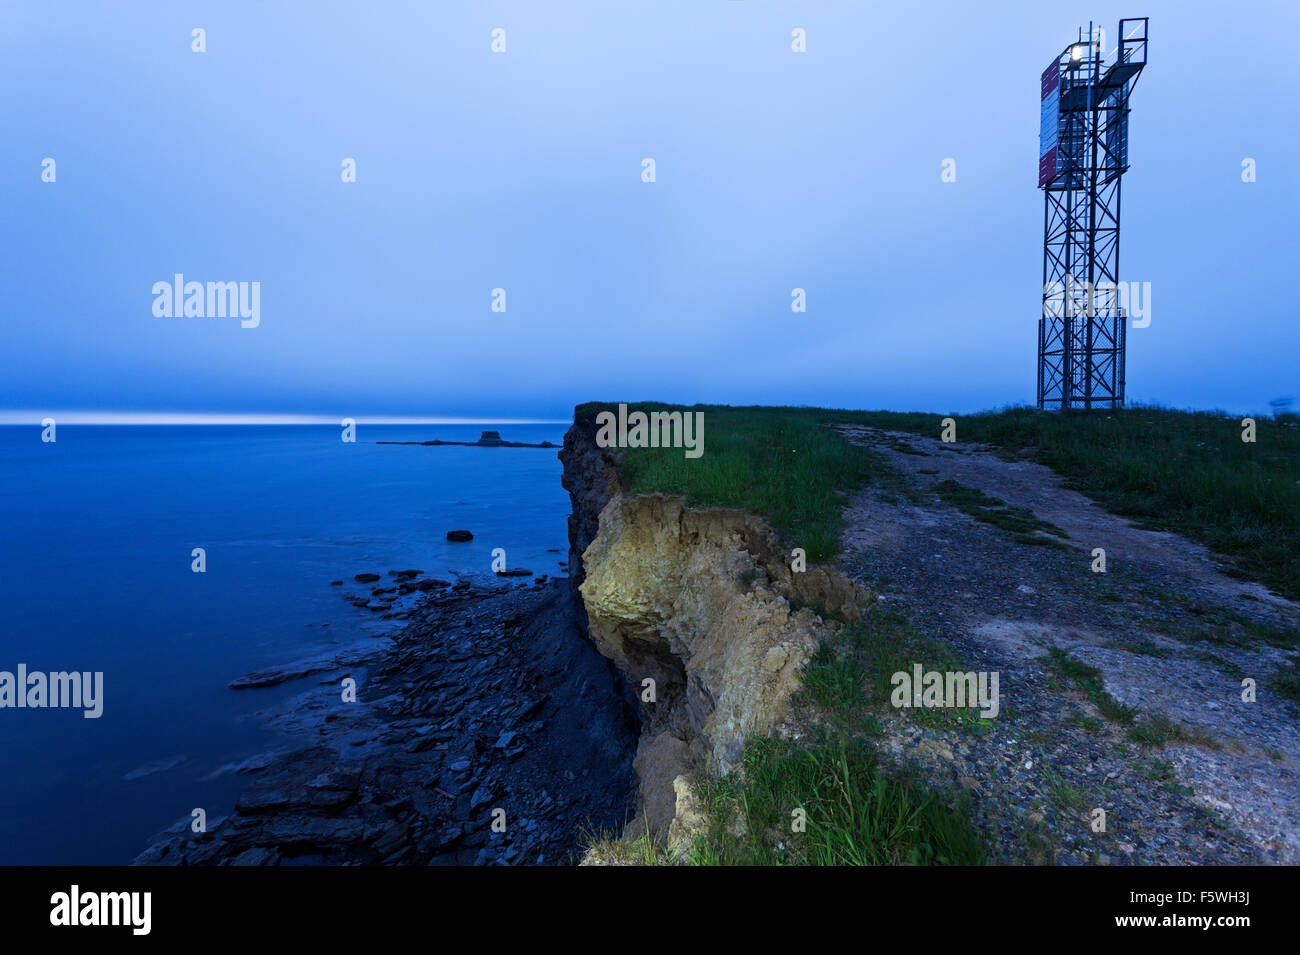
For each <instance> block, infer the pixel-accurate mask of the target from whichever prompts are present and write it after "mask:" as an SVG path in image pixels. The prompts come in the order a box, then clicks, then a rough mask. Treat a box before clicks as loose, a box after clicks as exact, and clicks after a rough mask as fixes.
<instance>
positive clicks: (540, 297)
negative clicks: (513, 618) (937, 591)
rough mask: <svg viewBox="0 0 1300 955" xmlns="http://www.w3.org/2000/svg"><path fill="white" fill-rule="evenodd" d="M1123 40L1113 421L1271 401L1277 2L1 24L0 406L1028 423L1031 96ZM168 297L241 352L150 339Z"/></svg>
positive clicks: (1035, 263)
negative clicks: (240, 291)
mask: <svg viewBox="0 0 1300 955" xmlns="http://www.w3.org/2000/svg"><path fill="white" fill-rule="evenodd" d="M349 9H350V12H345V11H347V10H349ZM1121 16H1149V17H1150V18H1151V28H1150V30H1151V48H1150V60H1151V65H1150V66H1149V67H1148V69H1147V70H1146V72H1145V73H1144V75H1143V77H1142V79H1141V81H1140V82H1139V84H1138V86H1137V88H1136V91H1135V93H1134V96H1133V102H1132V105H1133V116H1132V127H1131V136H1130V162H1131V164H1132V169H1131V170H1130V172H1129V173H1128V174H1127V175H1126V177H1125V183H1124V198H1123V220H1124V221H1123V230H1124V233H1123V242H1122V253H1123V254H1122V266H1121V272H1122V277H1123V278H1125V279H1127V280H1134V281H1145V282H1150V283H1151V288H1152V301H1151V319H1152V321H1151V325H1150V327H1148V328H1144V329H1133V330H1131V331H1130V332H1129V355H1128V381H1129V395H1130V398H1131V399H1137V400H1151V401H1160V402H1164V403H1168V404H1173V405H1176V406H1181V407H1199V408H1224V409H1227V410H1230V411H1258V410H1263V409H1266V408H1267V402H1268V400H1269V399H1271V398H1275V397H1278V396H1281V395H1287V394H1296V395H1298V396H1300V382H1297V369H1298V368H1300V360H1297V359H1298V357H1300V347H1298V346H1300V330H1298V327H1300V323H1297V315H1296V305H1295V302H1294V298H1293V296H1290V295H1288V294H1285V290H1286V289H1289V288H1290V287H1291V285H1292V284H1293V276H1294V274H1295V262H1296V254H1297V251H1300V249H1298V248H1297V246H1298V245H1300V243H1297V240H1296V237H1295V223H1294V219H1295V213H1296V210H1297V209H1298V208H1300V202H1297V199H1298V198H1300V196H1297V189H1298V186H1297V177H1296V176H1295V175H1294V172H1293V170H1292V168H1291V167H1292V165H1293V164H1294V161H1295V157H1296V155H1298V154H1300V124H1297V122H1296V108H1295V105H1294V104H1295V103H1296V102H1297V101H1300V67H1297V66H1296V52H1295V51H1296V48H1297V43H1298V42H1300V4H1297V3H1294V2H1279V0H1265V2H1261V3H1258V4H1252V5H1250V6H1249V8H1248V9H1246V10H1244V11H1238V12H1233V13H1227V12H1224V9H1223V8H1222V7H1217V8H1216V5H1212V4H1209V3H1198V2H1186V0H1180V2H1153V0H1125V2H1124V3H1111V2H1095V3H1091V4H1083V3H1042V2H1034V3H1018V2H1013V3H1004V4H976V3H969V2H952V3H937V2H930V0H916V2H910V3H906V4H875V3H873V4H865V3H848V2H840V3H830V2H826V3H811V2H789V3H777V2H764V0H689V2H665V0H655V2H649V0H646V2H627V3H609V2H580V0H565V2H563V3H559V4H538V3H533V2H508V3H507V2H502V3H493V2H479V0H475V2H470V0H461V2H438V3H410V4H403V3H383V2H377V3H366V4H362V3H356V4H344V3H330V4H318V3H291V2H277V3H261V2H256V3H255V2H231V3H215V2H213V3H183V2H182V3H177V2H167V3H163V2H133V3H128V4H89V3H57V2H43V3H37V2H15V3H7V4H5V5H3V6H0V117H3V118H2V119H0V124H2V125H0V181H2V182H3V184H4V188H3V191H2V193H0V216H2V217H3V222H4V231H3V236H4V238H3V243H4V250H3V256H0V282H2V283H3V284H2V286H0V287H2V288H3V298H2V299H0V303H2V304H0V308H3V318H2V324H0V414H3V413H5V412H8V414H9V416H10V417H13V415H14V414H15V413H17V414H18V417H19V418H22V416H23V415H26V414H27V413H28V412H32V413H34V414H38V415H39V414H44V413H49V412H55V411H66V410H70V409H81V410H88V411H96V412H99V413H101V414H102V413H118V412H185V413H196V412H204V413H223V414H226V413H228V414H268V413H269V414H294V415H323V416H325V417H327V418H330V419H334V418H341V417H343V416H349V415H350V416H353V417H360V418H365V417H377V416H407V415H410V416H418V417H423V418H429V417H441V416H469V417H475V416H481V417H503V416H505V417H511V418H528V417H538V418H555V417H563V416H564V415H565V414H567V412H568V411H569V410H570V408H571V406H572V405H573V404H575V403H577V402H580V401H585V400H590V399H602V400H620V399H628V400H638V399H651V398H653V399H659V400H667V401H681V402H696V401H706V402H726V403H733V404H734V403H790V404H818V405H832V406H840V407H865V408H893V409H899V410H907V409H923V410H932V411H945V412H947V411H955V412H960V411H971V410H976V409H980V408H987V407H995V406H999V405H1002V404H1006V403H1019V402H1027V401H1032V400H1033V397H1034V372H1035V345H1036V320H1037V315H1038V310H1039V308H1040V296H1041V267H1042V261H1041V259H1042V247H1041V243H1042V236H1041V231H1042V217H1043V209H1042V194H1041V193H1040V192H1039V191H1038V189H1037V188H1036V187H1035V184H1036V181H1037V180H1036V174H1037V157H1038V118H1039V108H1038V106H1039V88H1038V78H1039V74H1040V73H1041V72H1042V70H1043V68H1044V67H1045V66H1046V65H1047V63H1048V62H1049V61H1050V60H1051V58H1052V57H1053V56H1054V55H1055V54H1056V53H1057V52H1059V50H1060V49H1061V48H1062V47H1063V46H1064V45H1065V44H1066V43H1067V42H1069V41H1070V40H1071V39H1073V38H1074V36H1075V31H1076V29H1077V27H1078V26H1079V25H1080V24H1083V25H1086V24H1087V22H1088V21H1089V20H1090V19H1092V20H1096V21H1097V22H1098V23H1100V24H1102V25H1104V26H1105V27H1106V28H1107V30H1108V31H1110V32H1111V33H1113V32H1114V29H1115V25H1116V23H1117V21H1118V19H1119V18H1120V17H1121ZM195 27H201V28H203V29H204V30H205V31H206V44H207V52H205V53H202V54H198V53H194V52H192V51H191V42H192V41H191V31H192V29H194V28H195ZM497 27H500V28H503V29H504V30H505V31H506V34H505V35H506V52H505V53H502V54H494V53H493V52H492V51H491V42H492V37H491V31H492V30H493V29H494V28H497ZM796 27H798V28H802V29H804V30H805V31H806V35H807V48H808V49H807V52H806V53H804V54H795V53H792V52H791V49H790V43H791V31H792V30H793V29H795V28H796ZM1112 42H1113V41H1112ZM46 157H51V158H53V159H54V160H55V162H56V164H57V165H56V176H57V178H56V181H55V182H54V183H47V182H42V181H41V172H42V160H43V159H45V158H46ZM645 157H652V158H653V159H654V160H655V163H656V174H657V181H656V182H654V183H645V182H643V181H642V178H641V171H642V160H643V158H645ZM1246 157H1250V158H1253V159H1254V160H1256V163H1257V169H1258V180H1257V181H1256V182H1254V183H1243V182H1242V181H1241V163H1242V160H1243V159H1244V158H1246ZM345 158H353V159H355V160H356V164H357V181H356V182H355V183H344V182H342V181H341V177H340V171H341V163H342V162H343V160H344V159H345ZM947 158H952V159H955V160H956V169H957V181H956V182H952V183H945V182H943V181H941V178H940V173H941V164H942V162H943V160H945V159H947ZM177 272H181V273H183V274H184V275H185V276H186V278H187V280H197V281H204V282H206V281H247V282H254V281H256V282H259V283H260V287H261V321H260V324H259V325H258V327H256V328H241V327H240V323H239V321H238V320H229V319H208V318H160V317H157V316H155V315H154V313H153V301H154V298H153V294H152V292H151V289H152V287H153V285H154V283H155V282H159V281H171V279H172V276H173V275H174V274H175V273H177ZM795 287H801V288H804V289H806V290H807V303H808V310H807V312H806V313H804V314H795V313H792V312H791V310H790V296H791V289H793V288H795ZM494 288H504V289H505V290H506V302H507V308H506V311H505V312H504V313H496V312H493V311H492V310H491V307H490V306H491V301H492V299H491V295H492V290H493V289H494ZM24 420H25V419H24Z"/></svg>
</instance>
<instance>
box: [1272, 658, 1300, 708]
mask: <svg viewBox="0 0 1300 955" xmlns="http://www.w3.org/2000/svg"><path fill="white" fill-rule="evenodd" d="M1269 686H1270V687H1272V689H1273V692H1274V693H1276V694H1277V695H1278V696H1283V697H1286V698H1287V699H1288V700H1296V701H1300V667H1295V666H1289V667H1286V668H1284V669H1281V670H1278V671H1277V673H1275V674H1273V679H1272V680H1270V681H1269Z"/></svg>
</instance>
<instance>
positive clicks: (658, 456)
mask: <svg viewBox="0 0 1300 955" xmlns="http://www.w3.org/2000/svg"><path fill="white" fill-rule="evenodd" d="M605 410H617V404H605V403H592V404H587V405H581V406H579V407H578V409H577V411H578V415H579V416H583V415H585V414H591V415H594V414H595V413H596V412H598V411H605ZM628 410H629V412H631V411H644V412H647V413H648V412H650V411H664V410H674V411H676V410H686V411H692V412H694V411H701V412H703V413H704V453H703V455H702V456H701V457H699V458H695V459H690V458H687V457H686V456H685V455H684V454H683V452H682V449H680V448H637V449H628V450H626V451H625V452H624V454H623V459H622V470H623V477H624V480H625V482H626V484H627V487H628V490H629V491H630V492H631V493H634V494H652V493H662V494H681V495H684V496H685V497H686V500H687V503H688V504H690V505H691V506H692V507H734V508H743V509H745V510H749V511H753V512H755V513H757V514H761V515H762V516H763V517H765V518H767V520H768V522H769V523H770V524H771V525H772V526H773V528H775V529H776V531H777V533H778V534H780V535H781V537H782V539H783V540H784V541H786V542H787V543H789V544H790V546H792V547H802V548H803V549H804V551H805V552H806V553H807V555H808V560H809V561H814V562H815V561H825V560H828V559H829V558H831V557H834V556H835V554H836V553H838V551H839V535H840V531H841V529H842V527H843V519H842V518H841V516H840V508H841V507H842V506H843V504H844V501H845V497H844V495H843V494H842V493H836V492H845V493H849V492H852V491H855V490H857V489H858V488H861V487H863V486H864V485H866V484H867V483H869V482H870V481H872V480H873V478H877V477H879V476H880V475H881V474H882V473H883V472H884V471H887V470H888V469H887V468H884V467H883V466H882V463H881V460H880V458H879V456H878V455H877V454H875V453H874V452H872V451H871V450H869V449H867V448H860V447H856V446H854V445H852V444H850V443H849V442H848V441H847V440H846V439H845V438H844V437H843V436H842V435H841V434H839V433H838V432H836V431H835V430H833V429H831V428H827V427H824V426H823V425H822V423H821V421H822V417H823V413H822V412H819V411H817V410H816V409H809V408H761V407H750V408H733V407H730V406H725V405H695V406H692V407H691V408H689V409H683V408H681V407H680V406H677V405H660V404H651V403H636V404H629V405H628Z"/></svg>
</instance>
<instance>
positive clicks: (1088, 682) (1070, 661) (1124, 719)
mask: <svg viewBox="0 0 1300 955" xmlns="http://www.w3.org/2000/svg"><path fill="white" fill-rule="evenodd" d="M1047 652H1048V654H1049V656H1050V658H1051V663H1052V667H1053V669H1055V670H1056V672H1057V673H1058V674H1059V675H1060V676H1061V677H1062V678H1063V679H1065V680H1067V681H1068V682H1070V683H1072V684H1074V686H1075V687H1076V688H1077V689H1078V690H1080V691H1082V692H1083V694H1084V695H1085V696H1087V697H1088V699H1089V700H1090V701H1091V702H1092V704H1093V706H1095V707H1097V709H1098V710H1100V711H1101V715H1102V716H1104V717H1106V719H1108V720H1110V721H1111V722H1113V723H1118V724H1120V725H1121V726H1132V725H1133V723H1134V722H1135V721H1136V720H1137V710H1135V709H1133V707H1131V706H1125V705H1124V704H1123V703H1121V702H1119V700H1117V699H1115V697H1113V696H1111V695H1110V694H1109V693H1107V692H1106V683H1105V680H1104V679H1103V678H1102V675H1101V671H1100V670H1098V669H1097V668H1096V667H1090V666H1088V665H1087V664H1086V663H1083V662H1081V661H1079V660H1076V659H1074V657H1072V656H1070V655H1069V654H1068V653H1066V652H1065V651H1064V650H1062V649H1061V648H1060V647H1050V648H1048V651H1047Z"/></svg>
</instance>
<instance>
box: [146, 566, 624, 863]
mask: <svg viewBox="0 0 1300 955" xmlns="http://www.w3.org/2000/svg"><path fill="white" fill-rule="evenodd" d="M407 582H408V583H410V581H407ZM412 592H415V593H419V594H420V595H421V599H420V601H419V603H417V604H416V605H415V606H414V607H412V608H410V609H409V610H404V611H401V613H400V616H403V617H406V618H407V619H406V623H405V625H404V626H402V627H401V629H399V630H398V631H397V632H395V633H394V634H392V635H391V637H389V638H388V639H386V640H384V641H381V642H380V643H378V644H372V645H371V646H370V647H369V648H366V647H361V648H357V647H354V648H349V649H348V650H344V651H342V652H340V653H339V654H337V655H336V656H335V657H333V658H331V659H322V658H314V659H313V660H310V661H304V662H303V663H302V664H301V665H299V666H297V667H292V666H291V667H288V668H281V669H280V670H276V671H266V672H263V673H261V674H254V675H250V677H245V678H243V679H242V680H237V681H235V682H234V683H233V684H232V686H236V687H251V686H262V685H275V684H276V683H280V682H284V680H287V679H295V678H301V677H303V676H306V675H308V674H316V675H318V678H319V682H318V683H317V684H316V685H315V686H314V687H313V688H312V689H310V690H308V691H307V692H304V693H303V694H301V695H300V696H298V697H296V698H294V699H292V700H290V701H288V702H287V703H285V704H283V705H281V706H277V707H275V708H273V709H272V710H270V711H268V712H267V713H266V714H264V715H265V716H266V718H267V721H268V723H269V725H270V726H271V727H272V728H275V729H277V730H279V731H281V732H283V733H284V734H285V735H286V736H287V737H288V738H290V739H292V740H294V741H295V745H294V747H293V748H292V749H290V750H288V751H287V752H281V753H276V754H264V755H263V756H262V757H260V758H259V757H254V758H252V759H250V760H248V761H246V763H245V765H244V767H243V768H242V771H244V772H247V773H248V775H249V777H250V779H249V785H248V787H247V788H246V789H245V790H244V791H243V793H242V794H241V795H240V796H239V799H238V801H237V802H236V805H235V808H234V810H233V811H232V812H231V813H230V814H229V815H227V816H224V817H222V818H220V819H209V820H208V823H207V829H206V832H201V833H196V832H193V831H192V829H191V819H190V817H188V816H187V817H185V818H183V819H181V820H179V821H178V822H177V823H176V824H175V825H174V826H173V827H171V828H170V829H168V830H166V831H164V832H163V833H160V834H159V835H158V836H157V837H156V838H155V840H154V844H153V845H151V846H150V848H148V849H147V850H146V851H145V852H143V853H141V855H140V856H138V857H137V858H136V859H135V864H137V865H276V864H384V865H486V864H507V865H509V864H524V863H526V864H562V863H569V862H575V861H577V855H578V853H579V852H580V850H581V845H580V842H581V840H582V838H583V835H584V833H589V834H590V833H602V832H616V831H618V830H620V829H621V828H622V827H623V825H624V823H625V822H626V821H627V818H628V817H629V816H630V815H631V813H632V810H633V803H632V797H633V794H634V791H635V785H636V780H635V777H634V775H633V771H632V757H633V754H634V752H635V748H636V741H637V734H638V725H637V716H636V710H635V708H634V703H633V698H632V696H631V693H630V691H629V690H628V688H627V686H626V685H625V683H624V681H623V679H622V677H621V676H620V675H619V674H618V672H617V671H616V670H615V668H614V667H613V665H612V664H610V662H609V661H607V660H606V659H605V658H604V657H602V656H601V655H600V654H599V653H598V652H597V651H596V649H595V648H594V647H593V646H592V645H591V644H590V643H589V642H588V641H587V640H586V639H585V637H584V634H583V631H582V629H581V625H580V621H579V619H578V614H577V609H576V608H575V606H574V602H573V600H572V595H571V591H570V589H569V585H568V583H567V581H563V580H555V581H551V582H550V583H543V584H539V585H535V586H532V587H519V588H513V587H507V586H502V585H497V586H484V585H480V584H477V583H472V582H470V581H465V580H462V581H460V582H459V583H457V584H456V585H454V586H453V587H450V588H448V589H446V590H443V591H441V592H438V593H434V592H432V589H430V590H428V591H423V590H422V589H421V588H419V587H418V586H417V587H413V588H412ZM385 609H387V608H385ZM396 615H399V614H395V616H396ZM349 678H350V679H352V680H355V687H356V689H355V696H356V701H355V702H348V701H346V699H345V697H346V696H347V693H346V688H347V680H348V679H349Z"/></svg>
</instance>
